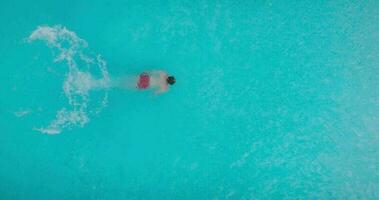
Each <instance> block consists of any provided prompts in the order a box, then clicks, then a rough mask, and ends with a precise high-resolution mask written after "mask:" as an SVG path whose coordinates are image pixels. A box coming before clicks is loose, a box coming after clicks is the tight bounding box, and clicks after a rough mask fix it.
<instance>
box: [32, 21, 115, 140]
mask: <svg viewBox="0 0 379 200" xmlns="http://www.w3.org/2000/svg"><path fill="white" fill-rule="evenodd" d="M35 40H42V41H44V42H45V43H46V44H47V45H48V46H49V47H50V48H51V49H52V51H53V52H54V54H57V56H56V58H55V60H54V62H63V63H65V64H66V65H67V73H66V74H65V80H64V82H63V85H62V89H63V92H64V94H65V96H66V97H67V100H68V106H67V107H62V108H61V109H60V110H58V111H57V112H56V117H55V119H53V120H52V121H51V122H50V123H49V124H48V125H47V126H45V127H39V128H34V129H35V130H38V131H40V132H42V133H46V134H58V133H60V132H62V130H63V129H65V128H71V127H74V126H81V127H82V126H84V125H85V124H86V123H88V122H89V120H90V115H91V114H93V113H98V112H100V111H101V110H102V108H104V107H105V106H106V104H107V98H108V93H107V89H108V88H109V86H110V79H109V75H108V71H107V68H106V63H105V61H104V60H103V59H102V58H101V56H100V55H96V56H91V55H90V54H88V53H86V51H85V50H86V48H87V46H88V45H87V42H86V41H84V40H83V39H81V38H79V37H78V36H77V35H76V34H75V33H74V32H71V31H69V30H67V29H66V28H65V27H62V26H53V27H49V26H40V27H38V28H37V29H36V30H34V32H33V33H32V34H31V35H30V36H29V38H28V41H29V42H33V41H35ZM78 63H85V65H84V66H81V65H80V64H78ZM96 70H97V71H98V72H99V73H98V74H99V75H98V77H96V76H95V72H94V71H96ZM94 89H103V90H102V91H103V97H102V98H101V100H99V101H98V102H97V104H98V105H97V107H96V108H95V109H93V108H92V109H91V108H90V107H89V105H88V103H89V100H90V95H91V91H93V90H94ZM91 101H92V100H91Z"/></svg>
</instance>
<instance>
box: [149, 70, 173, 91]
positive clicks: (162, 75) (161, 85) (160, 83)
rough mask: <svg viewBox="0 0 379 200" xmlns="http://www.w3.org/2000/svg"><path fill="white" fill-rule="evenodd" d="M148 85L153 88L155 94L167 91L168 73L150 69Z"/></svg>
mask: <svg viewBox="0 0 379 200" xmlns="http://www.w3.org/2000/svg"><path fill="white" fill-rule="evenodd" d="M149 75H150V87H151V88H153V89H154V90H155V92H154V93H155V94H161V93H164V92H167V91H168V85H167V77H168V74H167V73H166V72H164V71H151V72H149Z"/></svg>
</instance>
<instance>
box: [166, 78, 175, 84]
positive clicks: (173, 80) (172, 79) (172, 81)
mask: <svg viewBox="0 0 379 200" xmlns="http://www.w3.org/2000/svg"><path fill="white" fill-rule="evenodd" d="M166 81H167V83H168V84H170V85H174V84H175V77H173V76H169V77H167V79H166Z"/></svg>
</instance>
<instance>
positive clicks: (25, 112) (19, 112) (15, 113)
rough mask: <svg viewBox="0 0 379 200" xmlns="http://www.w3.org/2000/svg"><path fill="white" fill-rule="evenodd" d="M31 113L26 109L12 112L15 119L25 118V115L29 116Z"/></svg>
mask: <svg viewBox="0 0 379 200" xmlns="http://www.w3.org/2000/svg"><path fill="white" fill-rule="evenodd" d="M31 112H32V111H31V110H29V109H26V110H19V111H16V112H14V115H15V116H16V117H25V116H26V115H28V114H30V113H31Z"/></svg>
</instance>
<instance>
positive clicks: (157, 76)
mask: <svg viewBox="0 0 379 200" xmlns="http://www.w3.org/2000/svg"><path fill="white" fill-rule="evenodd" d="M175 81H176V80H175V77H173V76H169V75H168V74H167V73H166V72H164V71H150V72H143V73H141V74H140V75H139V78H138V79H137V85H136V87H137V88H138V89H140V90H145V89H150V88H151V89H154V90H155V94H160V93H163V92H167V91H168V85H174V84H175Z"/></svg>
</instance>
